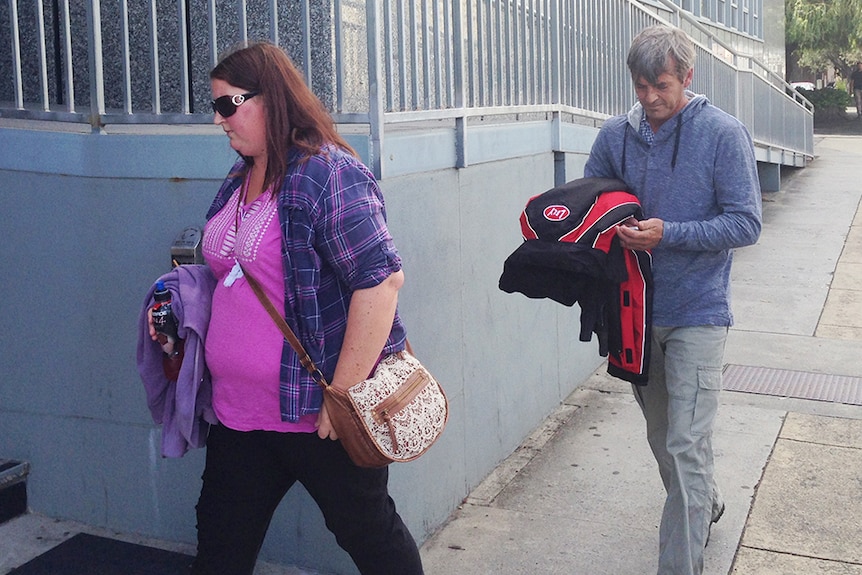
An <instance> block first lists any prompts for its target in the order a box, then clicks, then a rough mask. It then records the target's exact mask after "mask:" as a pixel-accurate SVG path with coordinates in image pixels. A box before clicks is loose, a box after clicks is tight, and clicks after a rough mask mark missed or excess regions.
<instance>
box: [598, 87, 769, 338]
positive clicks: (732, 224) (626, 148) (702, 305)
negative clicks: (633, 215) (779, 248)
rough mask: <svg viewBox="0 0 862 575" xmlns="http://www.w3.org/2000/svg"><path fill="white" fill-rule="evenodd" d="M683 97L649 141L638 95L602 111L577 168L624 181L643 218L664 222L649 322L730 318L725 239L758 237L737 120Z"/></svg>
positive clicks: (750, 167) (754, 195)
mask: <svg viewBox="0 0 862 575" xmlns="http://www.w3.org/2000/svg"><path fill="white" fill-rule="evenodd" d="M687 96H688V97H689V102H688V103H687V104H686V105H685V107H684V108H683V109H682V110H681V111H680V112H679V113H677V114H676V115H675V116H673V117H671V118H670V119H668V120H667V121H666V122H665V123H664V124H662V126H661V127H660V128H659V130H658V132H657V133H656V134H655V141H654V143H653V144H652V145H651V146H650V145H649V144H648V143H647V142H646V141H644V139H643V138H642V137H641V136H640V133H639V127H640V121H641V117H642V115H643V107H642V106H641V104H640V103H636V104H635V105H634V106H633V107H632V109H631V110H630V111H629V113H628V114H626V115H621V116H615V117H613V118H610V119H609V120H607V121H606V122H605V124H604V126H602V129H601V131H600V132H599V135H598V137H597V138H596V141H595V142H594V143H593V148H592V151H591V152H590V157H589V160H588V161H587V164H586V166H585V168H584V176H585V177H603V178H619V179H621V180H623V181H624V182H625V183H626V184H627V185H628V186H629V188H630V190H631V191H632V192H633V193H634V194H635V195H636V196H637V197H638V199H639V200H640V202H641V205H642V207H643V212H644V217H645V218H659V219H661V220H663V221H664V235H663V237H662V240H661V242H660V243H659V245H658V246H657V247H656V248H655V249H653V250H652V256H653V275H654V280H655V283H654V288H655V289H654V301H653V324H654V325H656V326H664V327H678V326H696V325H720V326H729V325H731V324H732V323H733V315H732V313H731V309H730V266H731V263H732V259H733V248H738V247H742V246H747V245H751V244H753V243H754V242H756V241H757V238H758V237H759V236H760V227H761V203H760V183H759V180H758V176H757V161H756V160H755V157H754V145H753V143H752V141H751V136H750V135H749V134H748V131H747V130H746V128H745V126H743V125H742V123H741V122H739V121H738V120H737V119H736V118H734V117H733V116H730V115H729V114H727V113H726V112H724V111H722V110H720V109H719V108H717V107H715V106H713V105H712V104H711V103H710V102H709V100H707V98H706V97H705V96H700V95H696V94H694V93H692V92H687Z"/></svg>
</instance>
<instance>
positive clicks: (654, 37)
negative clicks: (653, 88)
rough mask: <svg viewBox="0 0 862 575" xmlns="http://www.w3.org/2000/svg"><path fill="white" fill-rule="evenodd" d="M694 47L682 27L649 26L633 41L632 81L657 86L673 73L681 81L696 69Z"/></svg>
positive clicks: (627, 61) (627, 63)
mask: <svg viewBox="0 0 862 575" xmlns="http://www.w3.org/2000/svg"><path fill="white" fill-rule="evenodd" d="M694 58H695V51H694V44H693V43H692V41H691V40H690V39H689V37H688V36H686V34H685V32H683V31H682V30H680V29H679V28H671V27H670V26H663V25H658V26H650V27H649V28H644V29H643V30H641V31H640V33H638V35H637V36H635V38H634V40H632V45H631V48H629V55H628V57H627V58H626V65H627V66H628V67H629V71H630V72H631V74H632V78H633V79H634V80H637V79H638V78H641V77H642V78H644V79H645V80H646V81H647V82H649V83H650V84H655V83H656V82H657V81H658V77H659V76H661V75H662V74H663V73H665V72H671V73H673V74H674V75H676V77H677V78H678V79H679V81H680V82H682V81H683V80H684V79H685V76H686V74H688V71H689V70H691V69H692V68H694Z"/></svg>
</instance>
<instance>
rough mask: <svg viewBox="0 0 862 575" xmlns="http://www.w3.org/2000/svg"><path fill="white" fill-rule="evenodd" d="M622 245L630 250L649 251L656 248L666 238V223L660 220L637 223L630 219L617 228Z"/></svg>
mask: <svg viewBox="0 0 862 575" xmlns="http://www.w3.org/2000/svg"><path fill="white" fill-rule="evenodd" d="M617 236H618V237H619V238H620V244H621V245H622V246H623V247H624V248H626V249H629V250H639V251H647V250H651V249H653V248H654V247H656V246H657V245H658V244H659V242H661V238H662V236H664V221H662V220H660V219H658V218H650V219H648V220H641V221H637V220H636V219H634V218H629V219H628V220H626V221H625V222H623V223H622V224H620V225H619V226H617Z"/></svg>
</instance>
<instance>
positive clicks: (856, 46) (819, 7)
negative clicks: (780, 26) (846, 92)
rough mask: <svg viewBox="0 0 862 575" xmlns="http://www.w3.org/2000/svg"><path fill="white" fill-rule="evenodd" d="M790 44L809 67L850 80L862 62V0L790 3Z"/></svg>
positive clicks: (789, 0) (787, 12)
mask: <svg viewBox="0 0 862 575" xmlns="http://www.w3.org/2000/svg"><path fill="white" fill-rule="evenodd" d="M784 7H785V15H786V18H787V22H786V38H787V45H788V47H789V48H791V49H793V51H794V52H795V53H796V56H797V57H798V58H799V63H800V64H802V65H803V66H806V67H811V68H822V67H824V66H826V65H828V66H833V67H835V68H836V69H837V70H838V71H839V72H840V73H841V75H842V76H843V77H845V78H848V77H849V76H850V73H851V72H852V70H853V68H854V67H855V63H856V62H857V61H862V0H786V2H785V4H784Z"/></svg>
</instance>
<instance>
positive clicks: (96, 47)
mask: <svg viewBox="0 0 862 575" xmlns="http://www.w3.org/2000/svg"><path fill="white" fill-rule="evenodd" d="M87 28H88V29H89V32H90V34H89V35H90V42H89V48H90V51H89V62H90V127H91V128H92V130H93V132H102V131H103V124H102V115H103V114H104V113H105V81H104V73H103V69H102V8H101V5H100V4H99V0H90V1H89V2H87Z"/></svg>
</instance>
